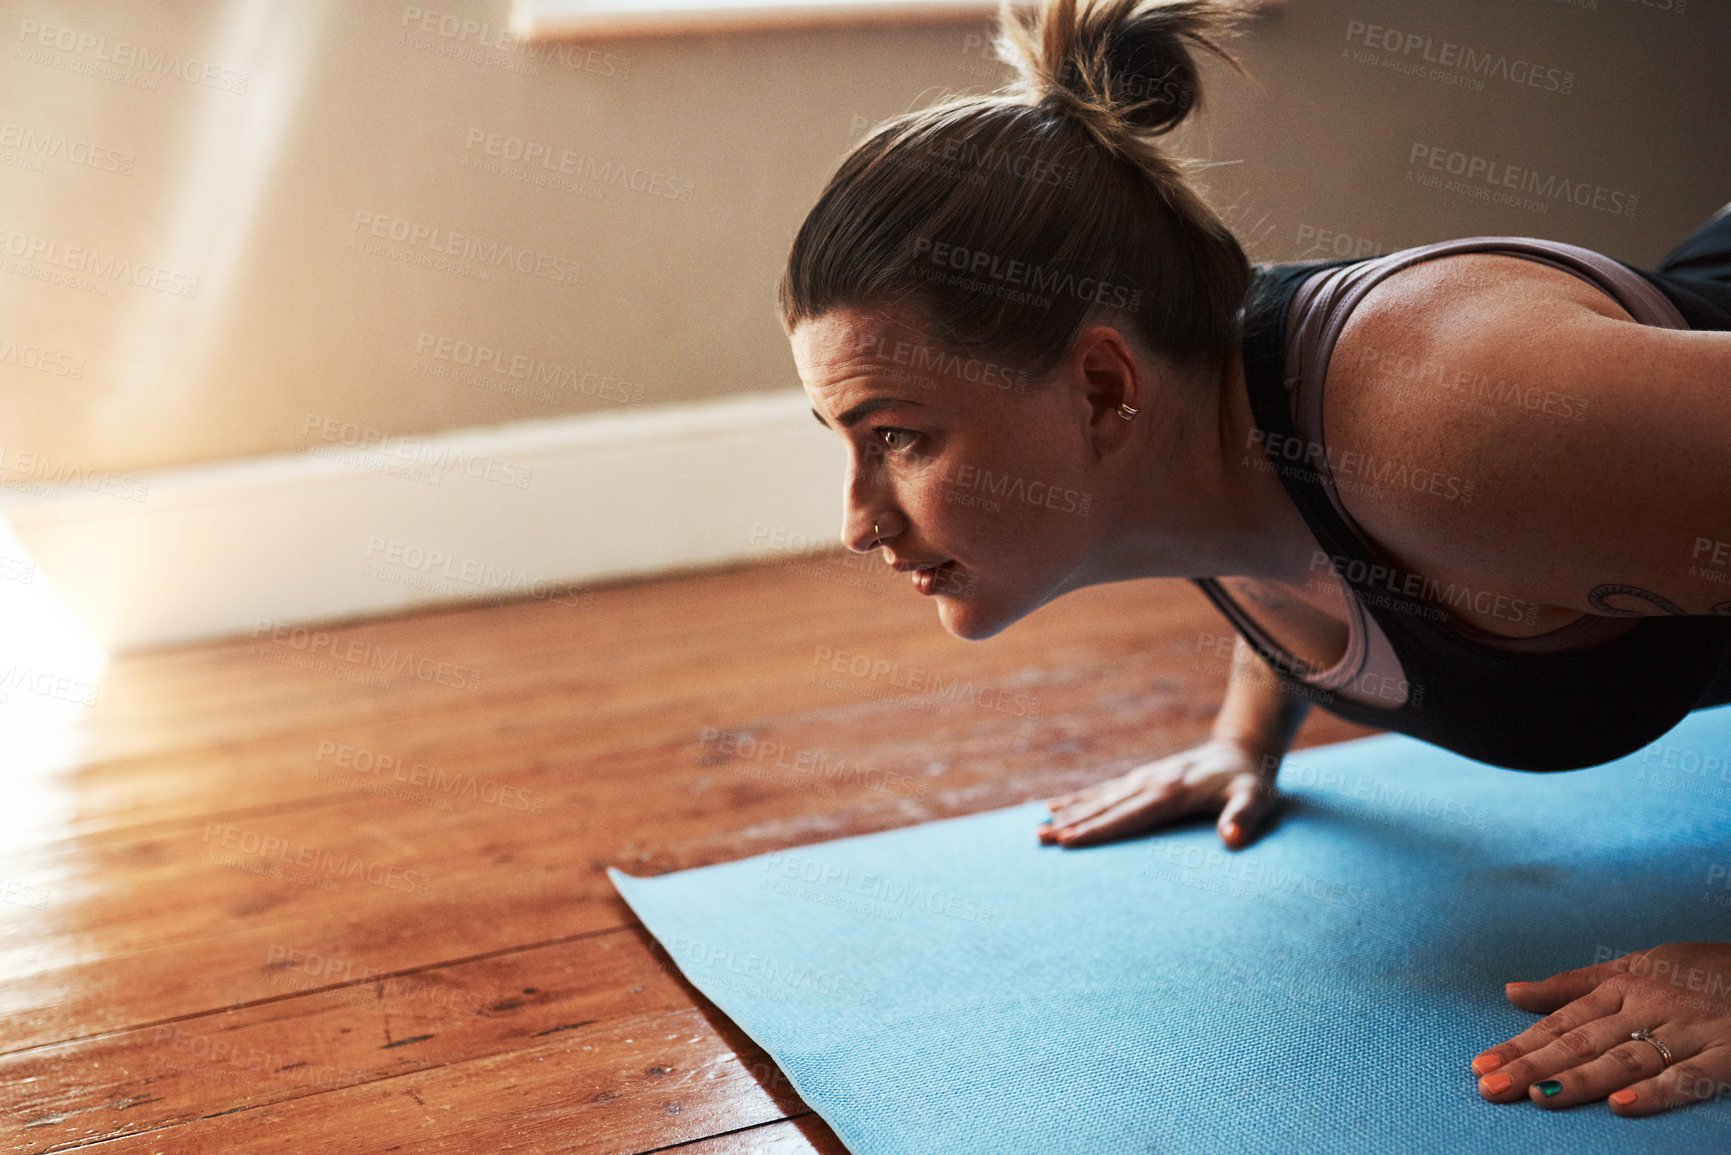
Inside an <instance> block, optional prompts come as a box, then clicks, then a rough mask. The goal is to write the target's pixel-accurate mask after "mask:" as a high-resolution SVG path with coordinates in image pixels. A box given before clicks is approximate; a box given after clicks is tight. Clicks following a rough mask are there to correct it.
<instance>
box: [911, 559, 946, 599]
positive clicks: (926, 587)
mask: <svg viewBox="0 0 1731 1155" xmlns="http://www.w3.org/2000/svg"><path fill="white" fill-rule="evenodd" d="M955 566H956V563H955V562H954V561H947V562H945V563H944V564H942V565H940V566H934V567H933V568H931V569H916V570H914V571H912V576H913V582H914V589H916V590H918V591H919V592H920V593H922V594H925V595H926V596H928V597H929V596H931V595H932V594H933V593H936V592H937V590H938V589H939V588H940V587H941V586H943V585H944V584H945V583H946V582H948V581H949V578H950V574H951V573H953V572H954V570H955Z"/></svg>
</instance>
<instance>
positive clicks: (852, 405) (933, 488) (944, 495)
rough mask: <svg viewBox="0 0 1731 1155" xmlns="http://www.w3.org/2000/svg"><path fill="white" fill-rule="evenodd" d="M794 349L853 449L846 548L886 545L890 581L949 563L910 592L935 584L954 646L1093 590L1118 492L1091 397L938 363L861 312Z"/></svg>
mask: <svg viewBox="0 0 1731 1155" xmlns="http://www.w3.org/2000/svg"><path fill="white" fill-rule="evenodd" d="M792 343H793V354H794V360H795V362H796V364H797V365H798V367H799V374H800V378H801V380H802V381H803V383H804V385H805V391H806V395H807V396H808V397H810V398H811V403H812V410H813V412H814V413H815V414H816V415H817V417H818V419H819V421H821V422H822V423H823V424H824V425H826V426H827V427H829V428H830V429H832V430H834V431H835V432H836V434H837V435H839V436H840V437H842V438H843V439H844V441H845V442H846V445H847V453H848V464H847V478H846V482H845V485H844V492H843V499H844V503H845V513H844V516H843V520H842V534H841V536H842V541H843V542H844V543H845V544H846V545H847V546H848V547H849V548H850V549H854V550H859V551H862V552H863V551H867V550H870V549H872V548H873V544H872V543H873V542H874V540H881V541H882V548H883V549H884V551H885V553H884V557H885V561H886V562H888V563H889V564H891V565H914V566H924V565H931V564H935V563H948V565H947V566H946V567H945V568H944V569H942V570H939V571H938V573H937V574H936V575H935V580H934V578H933V577H930V576H928V577H919V575H911V576H910V578H909V580H910V583H913V584H914V585H915V588H916V589H918V588H920V587H919V583H920V582H929V583H930V593H931V595H932V596H933V597H935V598H936V599H937V603H938V616H939V618H940V620H941V621H942V622H943V625H944V628H945V629H946V630H948V631H949V632H950V633H951V634H953V635H954V636H956V637H958V638H965V639H969V640H978V639H982V638H988V637H991V636H992V635H993V634H996V633H997V632H999V631H1000V630H1002V629H1004V628H1005V627H1006V626H1008V625H1010V624H1011V623H1012V622H1014V621H1016V620H1017V619H1019V618H1021V617H1023V616H1024V615H1026V614H1028V613H1030V612H1032V611H1033V610H1035V609H1037V608H1038V607H1039V606H1041V605H1044V604H1045V603H1046V602H1048V601H1051V600H1052V599H1053V598H1055V597H1058V596H1059V595H1060V594H1063V593H1065V592H1067V591H1069V590H1071V589H1075V588H1079V587H1080V586H1081V585H1084V584H1087V583H1086V582H1085V581H1083V580H1081V574H1082V570H1083V567H1084V565H1085V563H1086V561H1087V558H1088V556H1089V554H1090V552H1091V550H1092V549H1093V546H1094V542H1095V537H1096V534H1097V533H1098V532H1099V527H1100V522H1101V519H1102V515H1103V513H1104V512H1105V511H1104V510H1103V509H1102V508H1101V507H1102V506H1103V505H1104V504H1105V501H1104V497H1105V495H1104V494H1103V493H1101V492H1100V489H1101V487H1102V484H1103V483H1104V482H1105V481H1106V480H1107V479H1108V477H1109V473H1108V471H1106V470H1104V469H1102V468H1101V466H1100V463H1099V456H1098V454H1097V453H1096V451H1095V446H1096V444H1097V443H1098V441H1099V436H1098V434H1097V433H1096V432H1095V429H1094V426H1095V425H1096V424H1097V418H1096V414H1095V413H1094V409H1095V408H1096V406H1095V404H1094V403H1091V402H1090V399H1089V397H1088V391H1087V390H1085V389H1081V388H1072V387H1070V386H1068V385H1067V384H1066V379H1065V377H1064V375H1063V373H1062V372H1060V374H1059V376H1058V378H1057V379H1056V380H1054V381H1052V382H1048V383H1036V382H1032V381H1027V380H1025V379H1024V378H1023V376H1022V375H1021V374H1020V372H1019V371H1018V370H1017V369H1016V368H1015V367H1013V366H1004V365H998V364H994V363H992V362H990V361H986V360H984V359H981V358H975V359H972V360H968V359H963V358H959V357H956V356H954V355H951V354H946V353H943V352H941V351H940V350H939V349H938V348H937V347H936V346H934V345H932V344H930V343H929V342H926V341H924V340H922V338H921V336H920V335H919V334H918V333H917V332H915V331H914V330H912V329H910V328H908V327H906V326H904V325H902V324H899V323H897V322H895V321H894V320H891V319H889V318H885V317H883V316H881V315H879V314H876V313H867V312H862V311H857V310H852V309H836V310H833V311H831V312H830V313H827V314H825V315H824V316H822V317H820V318H818V319H816V320H814V321H809V322H806V323H805V324H802V325H801V326H799V328H798V329H796V330H795V331H794V333H793V335H792ZM1114 407H1115V402H1114ZM1111 420H1113V421H1118V420H1119V419H1118V418H1117V417H1116V416H1115V414H1114V415H1113V416H1112V418H1111ZM1120 424H1122V422H1120ZM1111 436H1114V437H1122V436H1123V434H1122V433H1121V432H1119V431H1118V430H1115V429H1113V430H1111ZM874 522H875V523H876V525H877V532H876V533H874V532H873V529H872V526H873V523H874Z"/></svg>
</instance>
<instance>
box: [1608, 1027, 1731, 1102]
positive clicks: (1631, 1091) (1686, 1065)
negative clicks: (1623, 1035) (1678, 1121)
mask: <svg viewBox="0 0 1731 1155" xmlns="http://www.w3.org/2000/svg"><path fill="white" fill-rule="evenodd" d="M1654 1033H1655V1034H1657V1033H1658V1032H1656V1031H1655V1032H1654ZM1636 1045H1637V1046H1639V1047H1643V1048H1645V1049H1647V1050H1649V1051H1651V1050H1652V1049H1653V1048H1652V1047H1648V1046H1647V1044H1646V1043H1637V1044H1636ZM1666 1045H1667V1046H1669V1045H1670V1044H1668V1043H1667V1044H1666ZM1728 1079H1731V1047H1725V1046H1722V1045H1710V1046H1708V1047H1707V1048H1706V1049H1705V1050H1703V1051H1702V1052H1701V1053H1700V1054H1699V1055H1695V1056H1693V1057H1691V1058H1688V1059H1683V1060H1680V1061H1679V1062H1677V1063H1676V1064H1675V1065H1673V1066H1671V1067H1669V1068H1667V1069H1666V1070H1664V1071H1661V1072H1660V1073H1659V1074H1657V1075H1654V1076H1653V1077H1652V1078H1650V1079H1642V1080H1641V1081H1640V1082H1638V1083H1632V1084H1630V1085H1629V1086H1627V1087H1624V1088H1623V1089H1622V1090H1620V1091H1613V1092H1611V1094H1610V1095H1609V1096H1608V1098H1609V1100H1610V1103H1611V1110H1612V1111H1615V1112H1616V1113H1617V1114H1619V1115H1628V1116H1630V1117H1634V1116H1637V1115H1656V1114H1658V1113H1659V1112H1660V1111H1669V1110H1670V1109H1671V1108H1672V1107H1681V1106H1682V1105H1683V1104H1685V1103H1695V1102H1699V1101H1700V1100H1702V1099H1710V1098H1715V1097H1720V1098H1722V1097H1724V1096H1726V1095H1731V1082H1728V1081H1727V1080H1728Z"/></svg>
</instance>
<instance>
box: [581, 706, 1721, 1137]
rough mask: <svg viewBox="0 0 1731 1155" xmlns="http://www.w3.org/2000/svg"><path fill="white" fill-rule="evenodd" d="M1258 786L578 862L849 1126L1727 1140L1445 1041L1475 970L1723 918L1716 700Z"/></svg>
mask: <svg viewBox="0 0 1731 1155" xmlns="http://www.w3.org/2000/svg"><path fill="white" fill-rule="evenodd" d="M1280 784H1281V787H1282V788H1283V789H1284V790H1285V791H1286V792H1287V794H1288V795H1289V797H1290V798H1291V800H1292V801H1291V804H1290V805H1289V807H1288V809H1287V811H1286V813H1285V815H1284V816H1283V818H1282V819H1281V821H1280V823H1279V825H1278V826H1276V827H1275V828H1274V829H1273V830H1272V832H1271V833H1269V834H1267V835H1266V836H1265V837H1264V838H1263V839H1262V840H1261V841H1259V842H1257V843H1256V844H1255V845H1253V846H1251V847H1250V848H1249V849H1247V850H1244V851H1240V852H1238V853H1235V854H1234V853H1229V852H1226V851H1224V850H1222V848H1221V846H1220V843H1219V840H1218V839H1217V838H1216V836H1215V834H1214V832H1213V829H1212V826H1211V825H1200V824H1191V825H1189V826H1186V827H1184V828H1181V829H1176V830H1169V831H1167V832H1165V833H1159V834H1154V835H1150V836H1146V837H1141V838H1137V839H1134V840H1131V841H1128V842H1120V843H1113V844H1108V845H1105V846H1098V847H1091V848H1088V849H1083V850H1065V849H1062V848H1059V847H1052V846H1041V845H1040V844H1039V843H1038V842H1037V840H1036V838H1035V833H1034V831H1035V824H1036V823H1037V822H1038V821H1039V820H1040V819H1041V818H1043V817H1045V809H1044V807H1042V806H1040V805H1039V804H1037V803H1030V804H1028V805H1023V806H1015V807H1011V808H1008V809H1004V810H996V811H991V812H988V813H983V814H976V815H972V816H970V817H966V818H957V819H950V820H946V821H942V822H931V823H927V824H924V825H921V826H914V827H910V828H907V829H902V830H894V831H888V832H886V833H882V834H873V835H867V836H864V837H857V838H844V839H840V840H838V841H834V842H825V843H819V844H816V845H812V846H806V847H801V848H799V849H795V850H788V851H785V852H781V853H774V854H763V855H758V856H757V857H754V858H748V859H744V860H742V861H739V862H730V863H724V864H722V865H718V866H709V867H704V868H701V869H697V870H686V871H680V872H678V873H674V874H667V875H662V876H660V877H658V878H633V877H631V876H629V875H626V874H623V873H620V872H619V871H612V872H610V877H611V878H612V880H613V883H614V885H615V886H616V887H618V889H619V892H620V894H622V895H623V896H624V898H625V901H626V902H628V903H629V904H630V905H631V908H632V910H634V911H635V912H636V913H637V915H638V917H639V918H641V919H642V920H643V923H644V925H645V926H646V927H648V929H649V931H650V933H651V934H653V935H654V936H655V937H656V938H657V939H658V940H659V941H660V942H661V943H662V945H663V946H665V947H666V948H667V950H668V952H669V953H670V954H671V955H672V957H673V958H674V960H675V961H676V962H677V963H678V965H679V967H680V969H681V970H682V971H683V972H684V974H685V976H686V977H687V978H688V979H689V980H690V981H691V982H692V984H693V985H695V986H696V987H697V988H698V989H699V990H701V991H702V992H703V993H704V995H706V996H707V997H708V998H709V999H710V1000H711V1001H712V1002H714V1003H715V1004H716V1005H717V1006H718V1007H720V1008H721V1009H722V1010H723V1011H724V1012H726V1013H727V1014H728V1015H729V1016H730V1017H731V1018H732V1019H733V1020H734V1022H736V1023H737V1024H738V1025H739V1026H740V1027H741V1028H742V1029H743V1030H744V1031H745V1032H746V1033H747V1034H748V1035H750V1036H751V1037H752V1038H753V1039H755V1040H756V1041H757V1042H758V1043H759V1044H760V1045H761V1046H762V1047H763V1048H764V1049H765V1050H766V1051H768V1052H769V1054H770V1055H772V1056H773V1057H774V1058H775V1060H776V1062H777V1063H779V1064H780V1066H781V1068H782V1070H783V1071H785V1072H786V1074H787V1076H788V1077H789V1078H790V1079H791V1080H792V1081H793V1083H794V1085H795V1086H796V1087H797V1088H798V1089H799V1092H800V1094H801V1095H802V1096H803V1097H804V1099H805V1101H806V1102H807V1103H808V1104H810V1105H811V1107H812V1108H813V1109H814V1110H816V1111H817V1113H818V1114H819V1115H821V1116H822V1117H823V1118H824V1119H825V1120H826V1121H828V1123H829V1124H830V1126H831V1127H833V1128H834V1129H835V1131H836V1133H837V1135H839V1136H840V1138H841V1140H842V1142H843V1143H845V1144H846V1145H847V1147H848V1149H849V1150H850V1151H853V1152H857V1153H868V1152H869V1153H879V1152H885V1153H887V1152H910V1153H913V1152H917V1153H920V1155H926V1153H930V1152H944V1153H946V1155H949V1153H960V1152H990V1153H992V1155H1000V1153H1003V1152H1012V1151H1027V1152H1088V1153H1090V1155H1092V1153H1098V1152H1142V1153H1162V1152H1221V1153H1230V1155H1244V1153H1246V1152H1260V1151H1281V1152H1290V1151H1318V1152H1331V1151H1340V1152H1352V1153H1353V1155H1363V1153H1364V1152H1366V1151H1402V1152H1406V1151H1415V1152H1416V1151H1448V1152H1456V1151H1491V1150H1505V1151H1569V1152H1581V1153H1592V1152H1631V1151H1653V1152H1663V1153H1664V1155H1679V1153H1680V1152H1697V1151H1731V1102H1726V1101H1705V1102H1700V1103H1695V1104H1691V1105H1689V1106H1686V1107H1681V1108H1677V1109H1674V1110H1672V1111H1669V1112H1666V1113H1664V1114H1660V1115H1654V1116H1649V1117H1647V1118H1641V1119H1623V1118H1619V1117H1617V1116H1615V1115H1613V1114H1612V1113H1611V1111H1610V1108H1609V1107H1608V1106H1607V1105H1606V1104H1605V1103H1603V1102H1599V1103H1593V1104H1584V1105H1581V1106H1577V1107H1574V1108H1567V1109H1562V1110H1555V1111H1552V1110H1545V1109H1542V1108H1539V1107H1536V1106H1534V1105H1533V1104H1531V1103H1528V1102H1519V1103H1513V1104H1494V1103H1488V1102H1485V1101H1484V1100H1482V1099H1481V1098H1480V1097H1479V1095H1478V1092H1477V1089H1476V1084H1475V1077H1474V1076H1473V1074H1472V1073H1471V1071H1470V1069H1469V1068H1468V1063H1469V1062H1470V1061H1471V1060H1472V1058H1473V1056H1475V1055H1477V1054H1478V1053H1479V1052H1480V1051H1482V1050H1484V1049H1485V1048H1487V1047H1490V1046H1493V1045H1495V1044H1497V1043H1500V1042H1503V1041H1504V1040H1506V1039H1509V1038H1512V1037H1513V1036H1514V1035H1516V1034H1518V1033H1519V1032H1521V1031H1522V1030H1524V1029H1526V1027H1527V1026H1528V1025H1529V1024H1531V1023H1532V1022H1534V1021H1535V1020H1536V1018H1537V1017H1538V1016H1535V1015H1532V1014H1529V1013H1527V1012H1525V1011H1521V1010H1519V1009H1517V1008H1515V1007H1514V1006H1511V1005H1510V1004H1509V1003H1508V1001H1507V1000H1506V999H1505V998H1504V997H1503V984H1504V983H1505V982H1508V981H1511V980H1532V979H1538V978H1543V977H1545V976H1547V975H1550V974H1553V973H1555V972H1557V971H1561V970H1566V969H1570V968H1574V967H1579V966H1585V965H1587V964H1589V963H1592V962H1595V961H1600V960H1603V959H1605V958H1609V957H1613V956H1615V955H1620V954H1624V953H1627V952H1628V951H1631V950H1637V949H1643V948H1646V947H1651V946H1656V945H1658V944H1659V943H1662V942H1669V941H1731V878H1728V877H1727V875H1728V867H1731V838H1728V837H1727V835H1728V834H1731V707H1723V708H1720V709H1716V710H1704V711H1698V712H1696V713H1694V714H1691V715H1689V717H1688V718H1686V719H1685V720H1684V721H1683V722H1682V723H1681V724H1679V725H1678V726H1677V727H1676V728H1675V729H1674V730H1672V731H1671V732H1670V733H1669V734H1667V735H1666V736H1665V737H1664V738H1662V739H1660V740H1659V741H1658V742H1656V743H1654V744H1653V745H1652V746H1649V747H1648V748H1646V749H1644V750H1642V751H1639V752H1637V753H1635V754H1633V755H1630V756H1629V757H1628V758H1625V759H1622V760H1620V761H1618V762H1614V763H1610V764H1608V765H1605V766H1600V767H1594V768H1592V769H1589V770H1580V771H1574V772H1569V773H1559V774H1522V773H1518V772H1514V771H1509V770H1502V769H1498V768H1496V767H1492V766H1487V765H1485V764H1483V763H1480V762H1474V761H1471V760H1468V759H1464V758H1460V757H1458V756H1456V755H1453V754H1450V753H1448V752H1446V751H1444V750H1441V749H1438V748H1436V747H1433V746H1428V745H1425V744H1423V743H1421V742H1417V741H1414V740H1412V739H1409V738H1405V737H1401V736H1398V735H1379V736H1376V737H1372V738H1366V739H1362V740H1359V741H1355V742H1348V743H1343V744H1340V745H1336V746H1329V747H1321V748H1313V749H1309V750H1303V751H1298V752H1296V753H1294V754H1292V755H1290V756H1289V757H1288V759H1287V761H1286V763H1285V765H1284V766H1283V767H1282V768H1281V772H1280Z"/></svg>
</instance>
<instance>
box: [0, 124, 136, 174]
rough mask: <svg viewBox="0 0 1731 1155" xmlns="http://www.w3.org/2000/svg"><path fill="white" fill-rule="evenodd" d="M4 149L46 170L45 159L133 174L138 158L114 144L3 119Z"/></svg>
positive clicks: (1, 144)
mask: <svg viewBox="0 0 1731 1155" xmlns="http://www.w3.org/2000/svg"><path fill="white" fill-rule="evenodd" d="M0 148H6V149H12V150H13V151H14V152H16V153H18V154H19V155H20V156H22V157H24V158H27V159H28V160H29V161H30V162H31V163H30V164H29V165H28V166H23V167H29V168H30V169H31V170H32V171H34V172H41V171H42V168H43V165H42V162H43V161H47V160H59V161H64V162H66V163H67V164H70V165H75V166H77V167H79V168H91V169H95V170H96V171H98V172H111V173H116V174H118V175H120V176H131V175H132V162H133V160H134V159H136V158H135V157H134V156H133V154H132V153H130V152H122V151H121V150H120V149H117V148H115V147H113V146H112V145H107V144H97V143H96V142H95V141H93V140H85V139H84V138H82V137H77V136H67V135H66V134H65V133H63V132H54V131H53V130H51V129H40V128H32V127H30V126H29V125H24V124H18V123H16V122H14V121H10V120H7V121H0ZM0 163H4V159H3V158H0ZM14 167H20V166H14Z"/></svg>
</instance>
